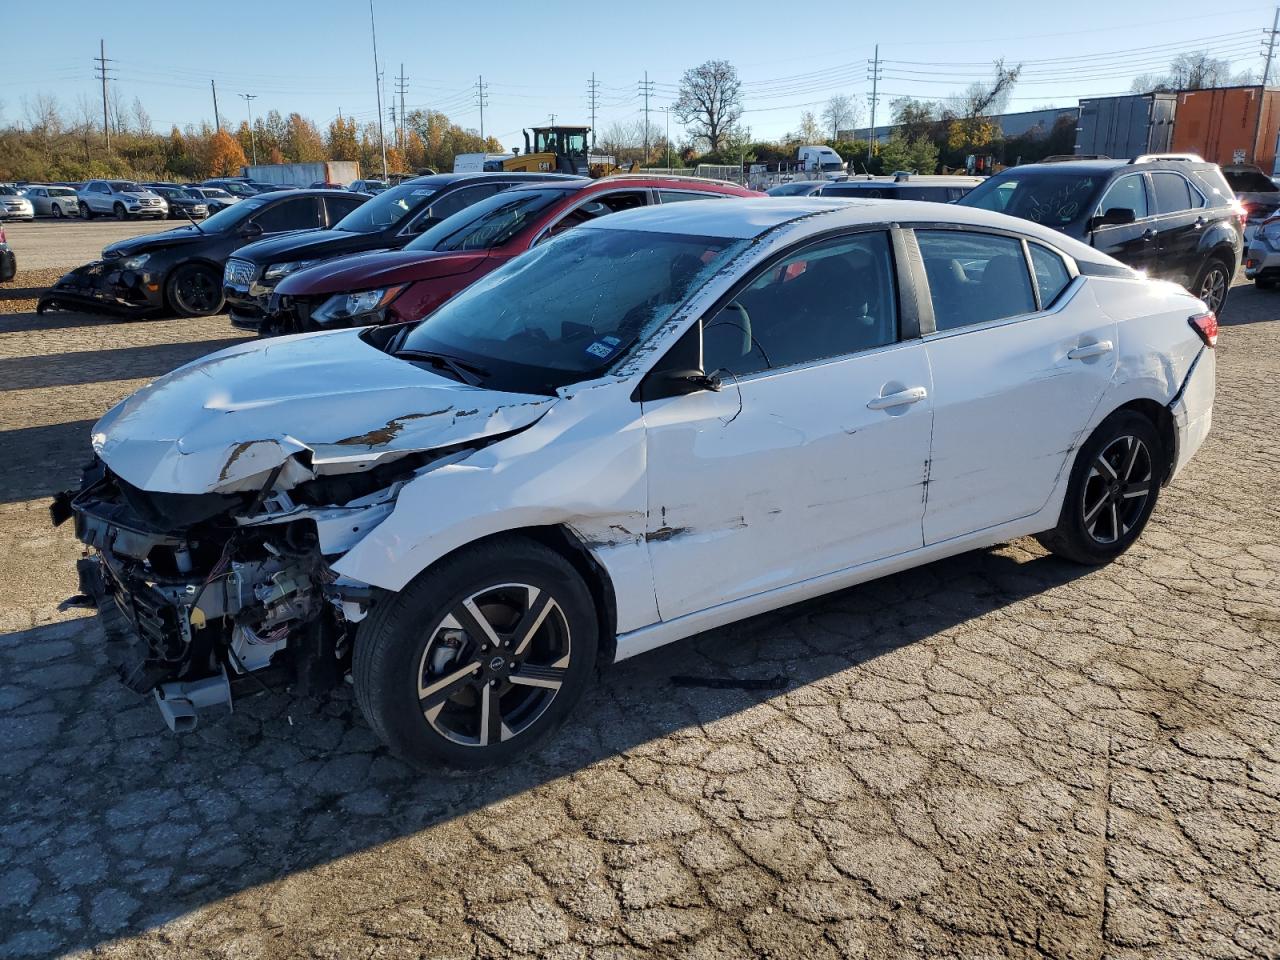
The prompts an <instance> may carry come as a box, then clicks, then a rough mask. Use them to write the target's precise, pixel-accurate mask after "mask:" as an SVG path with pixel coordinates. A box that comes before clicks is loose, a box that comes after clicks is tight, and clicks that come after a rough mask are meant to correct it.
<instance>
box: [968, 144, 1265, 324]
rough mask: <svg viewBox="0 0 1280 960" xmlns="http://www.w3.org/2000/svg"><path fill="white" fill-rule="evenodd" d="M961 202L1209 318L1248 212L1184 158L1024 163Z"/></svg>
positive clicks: (1223, 293) (1239, 247)
mask: <svg viewBox="0 0 1280 960" xmlns="http://www.w3.org/2000/svg"><path fill="white" fill-rule="evenodd" d="M958 203H959V204H960V205H961V206H966V207H978V208H980V209H983V210H996V211H999V212H1001V213H1008V214H1012V215H1013V216H1015V217H1022V218H1023V219H1025V220H1031V221H1034V222H1035V223H1039V224H1042V225H1043V226H1046V227H1053V228H1054V229H1056V230H1061V231H1062V232H1063V233H1065V234H1067V235H1068V236H1072V237H1075V238H1076V239H1077V240H1082V241H1084V242H1085V243H1087V244H1089V245H1090V246H1092V247H1094V248H1096V249H1098V250H1101V251H1102V252H1103V253H1109V254H1111V256H1113V257H1115V258H1116V259H1117V260H1119V261H1120V262H1121V263H1125V264H1128V265H1129V266H1130V267H1133V268H1134V269H1135V270H1142V271H1144V272H1145V273H1146V274H1147V275H1148V276H1152V277H1159V278H1161V279H1165V280H1172V281H1174V282H1175V283H1179V284H1181V285H1182V286H1183V287H1185V288H1186V289H1187V290H1190V291H1191V292H1192V293H1193V294H1195V295H1196V296H1197V297H1199V298H1200V299H1201V300H1203V301H1204V302H1205V305H1206V306H1208V308H1209V309H1210V310H1212V311H1214V312H1215V313H1217V312H1218V311H1220V310H1221V309H1222V305H1223V303H1224V302H1225V301H1226V299H1227V290H1228V289H1229V288H1230V286H1231V279H1232V278H1233V277H1234V276H1235V273H1236V268H1237V267H1239V266H1240V258H1241V254H1242V252H1243V246H1244V241H1243V236H1244V218H1245V213H1244V210H1243V209H1242V208H1241V207H1240V205H1239V204H1238V203H1237V202H1236V199H1235V195H1234V194H1233V192H1232V190H1231V187H1230V186H1229V185H1228V184H1227V181H1226V179H1225V178H1224V177H1223V175H1222V171H1221V170H1220V169H1219V168H1218V165H1217V164H1214V163H1206V162H1205V161H1203V160H1201V159H1199V158H1198V157H1192V156H1190V155H1176V154H1175V155H1153V156H1143V157H1138V158H1136V159H1134V160H1107V159H1093V158H1090V159H1080V160H1060V161H1053V162H1046V163H1031V164H1026V165H1024V166H1020V167H1013V168H1011V169H1009V170H1005V171H1004V172H1003V173H998V174H996V175H995V176H994V177H991V178H989V179H988V180H986V181H985V182H983V183H982V184H980V185H979V186H977V187H975V188H974V189H973V190H972V191H971V192H970V193H969V194H968V195H966V196H965V197H964V198H963V199H961V200H959V201H958Z"/></svg>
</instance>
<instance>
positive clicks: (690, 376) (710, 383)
mask: <svg viewBox="0 0 1280 960" xmlns="http://www.w3.org/2000/svg"><path fill="white" fill-rule="evenodd" d="M723 386H724V382H723V381H722V380H721V379H720V377H719V376H717V375H716V374H714V373H703V372H702V371H701V370H660V371H655V372H653V373H651V374H649V375H648V376H647V377H645V379H644V385H643V386H642V387H641V388H640V399H641V400H662V399H664V398H666V397H684V396H688V395H689V394H691V393H701V392H702V391H703V390H710V391H711V392H712V393H719V392H720V389H721V388H722V387H723Z"/></svg>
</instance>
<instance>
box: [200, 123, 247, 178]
mask: <svg viewBox="0 0 1280 960" xmlns="http://www.w3.org/2000/svg"><path fill="white" fill-rule="evenodd" d="M246 126H247V125H246ZM244 165H245V158H244V150H243V149H242V148H241V147H240V144H239V143H238V142H236V140H235V139H234V138H233V137H232V136H231V134H229V133H227V132H226V131H225V130H219V131H218V132H217V133H215V134H214V135H213V136H212V137H210V138H209V158H208V161H207V163H206V167H207V168H208V170H209V175H210V176H213V177H233V176H236V175H238V174H239V173H240V168H241V167H243V166H244Z"/></svg>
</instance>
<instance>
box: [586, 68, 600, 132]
mask: <svg viewBox="0 0 1280 960" xmlns="http://www.w3.org/2000/svg"><path fill="white" fill-rule="evenodd" d="M599 91H600V81H598V80H597V79H596V72H595V71H594V70H592V71H591V79H590V80H588V81H587V96H588V97H589V98H590V100H591V149H592V150H594V149H595V148H596V103H597V102H598V100H599V96H600V93H599Z"/></svg>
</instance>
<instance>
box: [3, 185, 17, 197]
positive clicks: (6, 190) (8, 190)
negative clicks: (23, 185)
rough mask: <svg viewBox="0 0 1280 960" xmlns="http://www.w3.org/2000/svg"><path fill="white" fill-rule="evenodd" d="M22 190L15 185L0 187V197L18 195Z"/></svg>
mask: <svg viewBox="0 0 1280 960" xmlns="http://www.w3.org/2000/svg"><path fill="white" fill-rule="evenodd" d="M20 196H22V191H20V190H19V189H18V188H17V187H0V197H20Z"/></svg>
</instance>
